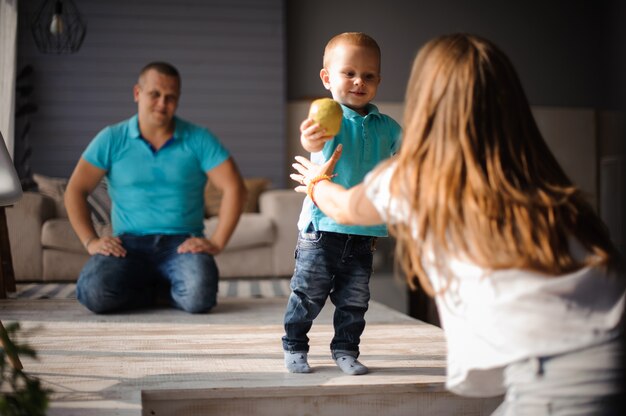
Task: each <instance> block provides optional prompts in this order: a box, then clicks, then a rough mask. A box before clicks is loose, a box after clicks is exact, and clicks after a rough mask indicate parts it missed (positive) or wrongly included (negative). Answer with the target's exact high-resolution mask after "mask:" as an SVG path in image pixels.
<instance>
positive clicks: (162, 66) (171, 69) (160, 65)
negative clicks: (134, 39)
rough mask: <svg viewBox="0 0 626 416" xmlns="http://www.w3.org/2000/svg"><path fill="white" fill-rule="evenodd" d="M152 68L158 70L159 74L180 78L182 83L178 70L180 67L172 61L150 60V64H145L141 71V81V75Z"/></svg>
mask: <svg viewBox="0 0 626 416" xmlns="http://www.w3.org/2000/svg"><path fill="white" fill-rule="evenodd" d="M152 69H154V70H155V71H157V72H158V73H159V74H163V75H167V76H169V77H174V78H176V79H177V80H178V85H180V73H179V72H178V69H176V67H175V66H174V65H172V64H170V63H167V62H161V61H155V62H150V63H149V64H148V65H146V66H144V67H143V69H142V70H141V72H140V73H139V80H140V81H141V77H142V76H143V75H144V74H145V73H146V72H148V71H150V70H152Z"/></svg>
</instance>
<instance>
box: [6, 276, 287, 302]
mask: <svg viewBox="0 0 626 416" xmlns="http://www.w3.org/2000/svg"><path fill="white" fill-rule="evenodd" d="M289 293H290V289H289V279H264V280H235V279H228V280H222V281H220V282H219V291H218V292H217V295H218V297H224V298H226V297H228V298H276V297H287V296H289ZM9 296H10V297H13V298H22V299H75V298H76V284H74V283H32V284H18V285H17V292H15V293H13V294H9Z"/></svg>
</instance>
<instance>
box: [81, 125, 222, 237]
mask: <svg viewBox="0 0 626 416" xmlns="http://www.w3.org/2000/svg"><path fill="white" fill-rule="evenodd" d="M174 122H175V130H174V136H173V137H172V138H171V139H170V140H169V141H168V142H167V143H166V144H165V145H164V146H163V147H161V149H159V150H158V151H154V148H153V147H152V146H151V145H150V144H149V143H148V142H147V141H146V140H144V139H143V138H142V137H141V133H140V131H139V123H138V118H137V115H135V116H133V117H132V118H130V119H128V120H126V121H123V122H121V123H118V124H115V125H112V126H108V127H106V128H104V129H103V130H102V131H101V132H100V133H98V134H97V135H96V137H95V138H94V139H93V140H92V141H91V143H90V144H89V146H87V149H85V151H84V152H83V155H82V157H83V159H85V160H86V161H87V162H89V163H91V164H92V165H94V166H96V167H98V168H100V169H103V170H106V171H107V174H106V177H107V182H108V188H109V195H110V196H111V201H112V209H111V220H112V224H113V234H114V235H120V234H127V233H128V234H136V235H147V234H193V235H196V236H201V235H202V233H203V229H204V225H203V218H204V187H205V184H206V181H207V176H206V173H207V172H208V171H210V170H211V169H213V168H214V167H216V166H218V165H219V164H221V163H222V162H224V161H225V160H226V159H228V157H229V153H228V151H227V150H226V149H225V148H224V147H223V146H222V144H221V143H220V141H219V140H218V139H217V138H216V137H215V136H214V135H213V134H211V133H210V132H209V131H208V130H207V129H205V128H203V127H200V126H196V125H194V124H192V123H189V122H187V121H185V120H182V119H180V118H178V117H174Z"/></svg>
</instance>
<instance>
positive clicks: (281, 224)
mask: <svg viewBox="0 0 626 416" xmlns="http://www.w3.org/2000/svg"><path fill="white" fill-rule="evenodd" d="M303 200H304V194H300V193H297V192H295V191H293V190H291V189H271V190H268V191H265V192H263V193H262V194H261V197H260V198H259V209H260V212H261V214H263V215H265V216H268V217H270V218H271V219H272V222H273V223H274V225H275V227H276V243H275V244H274V247H273V252H272V263H273V270H274V274H275V275H276V276H291V275H292V274H293V268H294V265H295V261H294V251H295V248H296V242H297V240H298V217H299V216H300V211H301V210H302V201H303Z"/></svg>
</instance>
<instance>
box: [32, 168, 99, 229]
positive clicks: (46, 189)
mask: <svg viewBox="0 0 626 416" xmlns="http://www.w3.org/2000/svg"><path fill="white" fill-rule="evenodd" d="M33 179H34V180H35V183H36V184H37V188H38V190H39V193H41V194H42V195H46V196H48V197H50V198H52V199H53V200H54V204H55V206H56V216H57V217H58V218H67V210H66V209H65V203H64V201H63V197H64V194H65V188H67V182H68V180H67V179H65V178H53V177H50V176H45V175H40V174H38V173H35V174H33ZM87 205H89V210H90V211H91V219H92V221H93V222H94V224H100V225H108V224H110V223H111V199H110V198H109V192H108V190H107V182H106V179H102V180H101V181H100V183H98V185H97V186H96V188H95V189H94V190H93V191H92V192H91V194H90V195H89V196H88V197H87Z"/></svg>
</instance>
